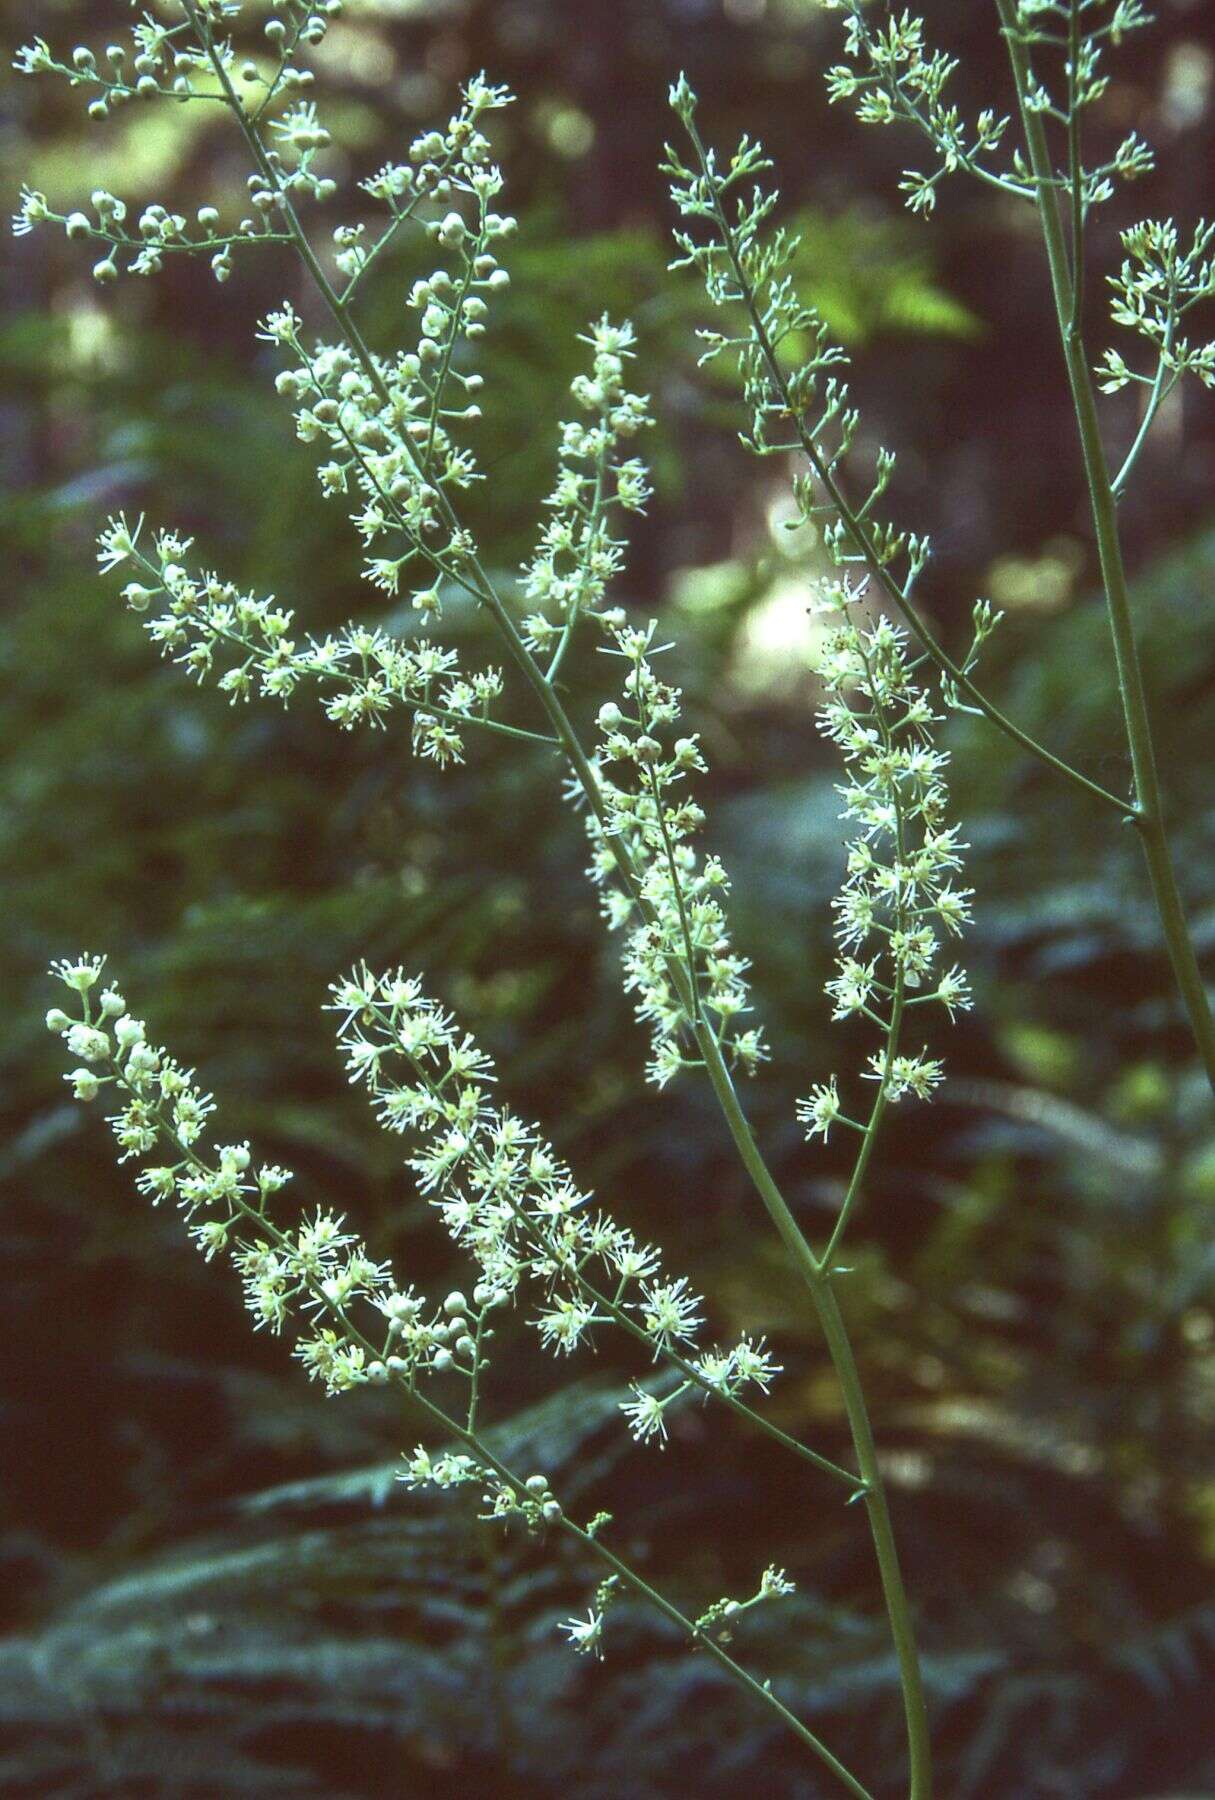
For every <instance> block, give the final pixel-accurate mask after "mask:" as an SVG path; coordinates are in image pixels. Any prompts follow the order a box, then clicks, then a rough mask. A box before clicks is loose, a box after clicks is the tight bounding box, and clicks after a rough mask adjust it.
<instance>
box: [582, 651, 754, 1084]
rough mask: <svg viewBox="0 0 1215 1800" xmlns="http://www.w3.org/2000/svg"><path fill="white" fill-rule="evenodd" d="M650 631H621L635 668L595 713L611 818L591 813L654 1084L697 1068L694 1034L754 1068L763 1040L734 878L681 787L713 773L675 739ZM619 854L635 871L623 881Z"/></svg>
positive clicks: (696, 751)
mask: <svg viewBox="0 0 1215 1800" xmlns="http://www.w3.org/2000/svg"><path fill="white" fill-rule="evenodd" d="M654 630H655V627H654V624H653V622H651V624H650V625H649V626H648V627H647V628H646V629H644V630H637V629H633V628H622V629H619V630H617V631H615V632H614V634H613V636H614V639H615V647H614V649H612V650H610V651H609V654H611V655H614V656H619V657H622V658H623V660H624V662H625V663H626V665H627V674H626V676H625V680H624V686H623V692H622V695H621V700H622V702H623V704H620V703H618V702H616V701H614V700H609V701H607V702H606V703H605V704H604V705H603V706H602V707H601V708H600V709H599V720H598V723H599V732H600V749H599V764H600V769H601V771H606V770H607V769H611V771H612V773H611V775H608V774H607V773H605V772H604V773H601V775H600V789H601V792H602V795H603V804H604V816H603V817H602V818H599V817H598V816H597V815H596V814H595V813H593V812H592V813H590V814H589V815H588V818H587V830H588V832H589V835H590V838H591V843H592V846H593V849H594V855H593V860H592V863H591V866H590V870H589V873H590V876H591V879H592V880H593V881H594V882H595V883H596V884H597V885H598V886H599V887H600V888H602V890H603V899H602V907H603V914H604V917H605V919H606V920H607V923H608V925H609V927H610V928H611V929H612V930H619V929H620V928H622V927H624V926H627V927H628V935H627V939H626V944H625V952H624V967H625V987H626V991H627V992H630V993H635V994H636V995H637V1001H636V1009H637V1016H638V1018H639V1019H640V1020H641V1021H642V1022H643V1023H644V1024H646V1025H647V1026H648V1027H649V1029H650V1033H651V1038H652V1044H653V1050H652V1055H651V1058H650V1062H649V1066H648V1069H647V1074H648V1076H649V1079H650V1080H651V1081H653V1082H654V1083H655V1084H656V1085H657V1086H658V1087H665V1085H666V1084H667V1082H668V1081H670V1080H671V1078H672V1076H674V1075H675V1074H677V1073H678V1071H679V1070H680V1069H681V1068H683V1067H684V1066H685V1065H687V1064H689V1063H695V1062H696V1060H697V1057H696V1047H695V1043H694V1036H695V1032H696V1031H697V1030H698V1029H699V1030H706V1031H710V1032H712V1034H713V1036H714V1037H715V1038H716V1039H717V1041H718V1043H719V1044H720V1045H721V1047H722V1048H723V1049H724V1050H727V1051H728V1052H729V1054H730V1056H731V1058H732V1060H733V1061H734V1062H735V1064H736V1065H738V1066H740V1067H741V1068H743V1069H744V1070H746V1071H747V1072H748V1073H751V1072H753V1071H754V1070H755V1068H756V1066H757V1065H758V1063H759V1062H761V1061H762V1060H763V1059H764V1057H765V1056H766V1054H767V1052H766V1050H765V1048H764V1043H763V1037H762V1034H761V1033H760V1031H759V1030H758V1029H757V1028H755V1027H754V1026H748V1025H746V1024H745V1023H744V1020H745V1016H746V1015H747V1014H748V1013H749V1011H750V997H749V993H748V989H747V984H746V979H745V976H746V971H747V969H748V967H749V966H750V965H749V964H748V962H747V961H746V959H745V958H744V957H741V956H739V955H738V954H737V953H736V952H735V951H734V950H733V948H732V947H731V943H730V937H729V931H728V928H727V925H726V917H725V911H724V905H723V902H724V900H725V898H726V896H727V894H728V893H729V889H730V879H729V876H728V875H727V874H726V871H725V869H724V868H723V866H722V864H721V861H720V859H719V858H718V857H716V856H706V857H705V858H704V859H703V860H702V859H701V858H699V857H698V855H697V853H696V850H695V848H694V846H693V844H692V842H691V840H692V838H693V837H694V836H695V834H696V832H698V831H699V829H700V827H701V826H702V825H703V823H704V813H703V811H702V810H701V808H700V807H699V806H698V805H697V803H696V801H695V800H693V799H691V798H690V797H688V796H687V795H686V794H684V793H681V792H680V790H681V789H682V787H683V784H684V783H685V782H686V780H687V778H688V776H689V775H692V774H697V773H700V772H702V771H703V770H704V768H705V761H704V758H703V756H702V755H701V751H700V746H699V744H698V742H697V740H696V738H694V737H676V738H675V739H674V741H673V742H672V741H670V738H671V728H672V727H673V726H674V725H675V724H676V723H677V721H678V719H679V716H680V705H679V699H680V696H679V690H678V689H677V688H674V687H671V686H670V685H669V684H668V683H666V682H664V681H661V680H660V679H659V678H658V676H657V675H656V674H655V672H654V667H653V662H652V658H653V657H654V656H655V655H656V654H657V653H658V651H657V650H656V648H655V645H654ZM621 858H623V861H624V863H625V865H626V866H627V867H629V868H631V870H632V871H633V881H632V882H631V883H626V882H625V881H624V880H623V879H622V878H621V877H622V870H621Z"/></svg>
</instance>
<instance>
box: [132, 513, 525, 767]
mask: <svg viewBox="0 0 1215 1800" xmlns="http://www.w3.org/2000/svg"><path fill="white" fill-rule="evenodd" d="M139 539H140V530H139V527H138V526H133V527H132V526H128V524H127V522H126V520H125V519H121V518H119V519H113V520H111V521H110V523H109V525H108V526H107V527H106V529H105V531H104V532H102V534H101V537H100V539H99V543H100V554H99V561H100V562H101V565H102V568H103V569H104V570H107V571H108V570H111V569H116V568H124V566H125V567H127V568H130V567H134V568H135V569H137V570H138V574H139V579H135V580H131V581H129V582H128V583H127V585H126V587H125V588H124V589H123V598H124V599H125V601H126V603H127V605H128V606H129V607H130V608H131V609H132V611H134V612H138V613H145V612H148V611H149V609H151V608H158V609H162V610H157V611H156V612H154V614H153V616H152V617H151V618H149V619H148V620H147V621H146V629H147V631H148V633H149V635H150V636H151V638H152V640H153V642H154V643H157V644H159V645H160V647H161V650H162V652H163V653H164V654H165V655H168V656H171V657H172V658H173V659H174V661H175V662H178V663H180V664H181V665H182V666H183V667H184V668H186V669H188V670H189V672H190V673H191V674H192V675H193V676H195V678H196V679H197V680H199V681H203V680H205V679H206V678H207V677H208V676H211V675H213V674H215V672H216V664H217V661H218V662H220V663H221V664H222V663H226V664H227V665H228V666H226V667H224V669H223V673H222V674H220V675H219V677H218V684H217V685H218V686H219V688H220V690H221V692H223V693H225V694H227V695H228V696H229V697H230V699H231V701H232V702H233V704H235V702H236V701H237V700H248V699H249V698H250V697H251V696H252V695H253V694H254V693H257V694H259V695H262V696H264V697H268V698H272V699H277V700H282V701H283V702H284V703H285V702H286V701H287V700H289V699H290V697H291V695H292V694H293V693H294V691H295V689H296V687H297V686H298V685H299V683H300V682H301V681H305V680H311V681H314V682H315V683H316V684H317V686H318V688H319V689H320V691H321V694H322V703H323V705H324V709H325V713H326V716H327V717H328V718H330V719H332V720H333V721H334V723H335V724H337V725H340V726H342V727H343V729H345V730H352V729H353V728H354V727H355V726H356V725H360V724H371V725H380V724H382V723H383V721H384V718H385V715H386V714H387V713H388V712H390V711H391V710H392V708H393V707H395V706H398V705H400V706H404V707H406V708H407V709H409V710H410V711H411V712H412V715H413V747H414V751H415V753H416V754H417V755H419V756H421V757H425V758H428V759H429V760H430V761H432V762H435V763H437V764H438V765H439V766H440V767H445V766H446V765H447V764H449V763H453V762H461V761H462V760H463V757H464V739H463V737H462V735H461V732H462V731H463V730H464V729H465V728H466V727H468V726H469V725H472V726H480V727H486V728H489V729H498V727H496V725H495V722H494V721H493V720H491V718H490V713H489V709H490V706H491V704H492V703H493V702H494V701H495V700H496V699H497V698H498V696H499V695H500V694H501V692H502V676H501V674H500V672H499V671H498V670H497V669H483V670H480V671H479V672H477V673H476V674H474V675H471V676H469V677H467V678H466V677H464V676H463V675H461V674H460V673H459V671H458V669H457V666H456V664H457V658H456V653H455V651H454V650H449V649H442V648H440V647H439V646H437V645H434V644H428V643H426V642H417V643H415V644H413V645H406V644H403V643H402V642H401V641H400V640H399V639H398V638H395V637H393V636H391V635H390V634H389V633H387V632H385V631H382V630H373V629H369V628H367V627H364V626H359V625H348V626H346V627H345V628H344V629H343V630H342V631H341V632H339V633H338V634H337V636H336V637H334V636H330V637H326V638H323V639H317V638H312V637H308V638H303V639H297V638H296V637H294V636H293V635H292V625H293V621H294V616H295V615H294V614H293V613H292V612H291V611H290V609H288V608H286V607H281V606H276V605H275V603H274V599H273V596H271V597H269V598H267V599H262V600H259V599H257V598H255V596H254V595H252V594H246V593H241V592H240V590H239V589H238V588H237V587H236V586H235V585H234V584H233V583H232V582H230V581H222V580H221V579H220V577H219V576H218V575H216V574H214V573H213V572H210V571H206V570H201V571H197V572H192V571H191V569H190V567H189V565H188V561H187V558H188V554H189V551H190V547H191V542H192V540H191V539H189V538H182V537H179V536H178V535H177V534H176V533H175V532H171V531H161V532H158V533H156V534H155V536H154V538H153V540H152V551H151V554H147V553H145V551H144V550H143V549H142V548H141V547H140V542H139Z"/></svg>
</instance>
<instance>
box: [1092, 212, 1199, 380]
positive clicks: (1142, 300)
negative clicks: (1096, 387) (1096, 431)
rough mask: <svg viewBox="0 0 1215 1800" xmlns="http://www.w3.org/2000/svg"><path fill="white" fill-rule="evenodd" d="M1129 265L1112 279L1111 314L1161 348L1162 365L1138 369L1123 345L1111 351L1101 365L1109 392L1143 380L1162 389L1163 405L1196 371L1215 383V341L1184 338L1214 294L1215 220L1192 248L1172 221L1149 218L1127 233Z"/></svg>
mask: <svg viewBox="0 0 1215 1800" xmlns="http://www.w3.org/2000/svg"><path fill="white" fill-rule="evenodd" d="M1122 248H1123V250H1124V251H1125V253H1126V254H1125V257H1124V259H1123V263H1122V267H1121V269H1120V270H1119V271H1118V273H1117V275H1111V276H1110V277H1109V282H1110V286H1111V287H1112V288H1113V290H1114V299H1113V302H1112V305H1111V309H1110V310H1111V313H1112V316H1113V319H1114V323H1115V324H1116V325H1123V326H1125V327H1126V329H1127V330H1128V331H1133V332H1136V333H1137V334H1138V336H1140V337H1141V338H1144V339H1145V340H1146V341H1147V343H1148V344H1149V345H1150V346H1151V347H1152V349H1153V350H1154V351H1155V353H1156V358H1157V366H1156V370H1155V371H1154V372H1153V373H1152V374H1150V375H1140V374H1137V373H1136V372H1135V371H1134V370H1133V369H1130V368H1128V367H1127V365H1126V363H1125V361H1124V360H1123V358H1122V357H1121V356H1120V355H1119V353H1118V352H1117V351H1116V350H1107V351H1106V352H1105V362H1104V365H1103V366H1102V368H1101V369H1100V370H1099V374H1100V376H1101V387H1102V390H1103V392H1105V393H1107V394H1112V393H1115V392H1116V391H1117V390H1118V389H1119V388H1123V387H1126V385H1127V384H1128V382H1132V381H1133V382H1138V383H1140V384H1141V385H1142V386H1144V387H1147V388H1153V387H1157V386H1158V387H1159V389H1160V392H1159V393H1158V394H1157V395H1156V396H1155V404H1156V405H1158V404H1159V402H1160V400H1161V399H1163V398H1164V396H1165V395H1166V394H1167V393H1169V392H1171V390H1172V389H1173V387H1174V386H1175V385H1176V383H1177V382H1178V381H1179V380H1180V379H1181V377H1182V376H1183V375H1185V374H1187V373H1189V374H1192V375H1196V376H1197V377H1198V379H1199V381H1201V382H1202V384H1203V386H1204V387H1208V388H1209V387H1215V342H1210V343H1205V344H1198V343H1192V342H1191V341H1190V340H1189V339H1188V338H1186V337H1185V336H1183V335H1182V333H1181V325H1182V321H1183V320H1184V318H1185V316H1186V314H1187V313H1189V312H1190V311H1191V309H1192V308H1193V307H1195V306H1197V305H1199V304H1200V302H1202V301H1204V300H1210V299H1211V298H1212V297H1213V296H1215V224H1207V223H1205V222H1200V223H1199V225H1198V226H1197V227H1196V229H1195V231H1194V235H1193V238H1192V240H1191V242H1190V245H1189V248H1188V249H1182V247H1181V242H1180V239H1179V236H1178V232H1177V227H1176V225H1175V224H1174V223H1173V221H1172V220H1171V219H1145V220H1144V221H1143V222H1142V223H1141V224H1139V225H1133V226H1132V227H1131V229H1130V230H1129V231H1124V232H1123V233H1122Z"/></svg>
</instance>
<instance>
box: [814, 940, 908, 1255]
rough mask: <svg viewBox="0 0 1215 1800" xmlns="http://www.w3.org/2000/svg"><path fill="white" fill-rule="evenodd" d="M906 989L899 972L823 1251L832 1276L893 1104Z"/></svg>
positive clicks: (901, 972)
mask: <svg viewBox="0 0 1215 1800" xmlns="http://www.w3.org/2000/svg"><path fill="white" fill-rule="evenodd" d="M906 986H907V984H906V981H905V980H904V977H903V971H902V970H901V969H900V970H899V973H898V976H897V978H896V981H895V989H894V1000H893V1003H892V1005H891V1008H890V1025H889V1029H888V1030H887V1033H886V1048H885V1051H884V1053H883V1058H882V1079H881V1081H880V1082H879V1083H878V1091H877V1094H876V1096H875V1098H874V1102H873V1110H872V1111H871V1112H870V1114H869V1121H868V1123H867V1124H866V1125H865V1126H864V1127H863V1130H864V1134H865V1135H864V1137H863V1138H862V1139H861V1147H860V1149H859V1151H858V1152H857V1158H856V1161H855V1163H854V1164H853V1165H852V1177H851V1179H850V1180H849V1183H848V1190H847V1192H846V1193H845V1195H844V1203H843V1205H842V1206H841V1207H840V1210H839V1217H838V1218H837V1219H836V1221H835V1226H834V1229H833V1230H832V1233H831V1236H830V1237H829V1238H828V1239H827V1248H826V1249H825V1250H824V1251H823V1254H822V1258H821V1261H822V1265H823V1269H824V1271H825V1272H826V1273H827V1274H831V1273H832V1271H833V1269H834V1264H835V1255H836V1251H837V1250H838V1249H839V1247H840V1244H841V1243H842V1242H843V1238H844V1233H845V1231H847V1229H848V1223H849V1220H850V1219H851V1218H852V1214H853V1212H854V1210H855V1208H856V1203H857V1201H858V1200H859V1199H860V1196H861V1189H862V1187H863V1186H864V1181H865V1175H866V1172H867V1170H868V1168H869V1159H870V1157H871V1156H872V1155H873V1146H874V1145H875V1143H876V1142H877V1136H878V1132H879V1130H880V1128H881V1124H882V1120H883V1118H884V1117H885V1114H886V1108H887V1106H888V1105H889V1103H890V1075H891V1068H892V1065H893V1063H894V1058H895V1053H896V1052H897V1050H898V1044H899V1034H900V1031H901V1029H902V1024H903V1013H904V1010H905V1008H906Z"/></svg>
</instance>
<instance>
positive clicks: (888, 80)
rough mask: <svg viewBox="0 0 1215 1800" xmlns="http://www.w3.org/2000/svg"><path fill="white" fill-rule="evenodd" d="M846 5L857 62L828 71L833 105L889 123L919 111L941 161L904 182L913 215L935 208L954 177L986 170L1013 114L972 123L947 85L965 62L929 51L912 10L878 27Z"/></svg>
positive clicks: (850, 51) (866, 120)
mask: <svg viewBox="0 0 1215 1800" xmlns="http://www.w3.org/2000/svg"><path fill="white" fill-rule="evenodd" d="M846 10H847V13H848V23H847V28H846V37H845V54H846V55H847V56H848V57H849V58H850V59H851V62H849V63H840V64H838V65H837V66H836V67H835V68H833V69H830V70H829V71H828V73H827V97H828V99H829V100H831V101H833V102H834V101H836V100H854V101H855V102H856V115H857V118H858V119H860V121H861V123H862V124H865V125H888V124H890V123H891V121H892V120H894V119H897V118H901V117H905V116H907V114H908V113H909V112H914V113H915V114H916V115H917V117H918V121H919V122H920V124H921V125H922V127H923V129H924V130H925V131H926V132H927V133H928V135H929V137H930V138H931V139H932V142H933V144H934V145H935V146H936V149H937V152H938V155H939V159H940V160H939V162H938V164H937V166H936V167H935V168H934V169H932V170H930V171H929V172H928V173H926V174H924V173H920V172H919V171H917V170H913V169H909V170H907V171H906V172H905V173H904V176H903V179H902V181H901V182H900V184H899V185H900V188H901V190H902V192H903V193H904V194H906V196H907V204H908V206H909V207H910V208H911V210H912V211H913V212H920V213H927V212H931V211H932V209H933V207H934V206H935V205H936V198H937V188H938V187H939V185H940V183H941V182H942V181H943V180H944V179H945V177H946V175H949V174H952V173H953V172H954V171H955V170H956V169H959V168H965V169H970V170H971V171H979V170H985V169H986V166H987V159H988V158H989V157H990V156H991V154H992V153H993V152H994V151H996V150H997V149H998V148H999V145H1000V142H1001V140H1002V138H1003V136H1004V133H1005V131H1006V130H1007V128H1008V119H1007V118H1006V117H998V116H997V115H996V114H995V113H994V112H992V111H990V110H984V111H983V112H981V113H980V114H979V115H978V117H977V119H976V120H975V121H974V123H973V124H970V123H968V122H967V121H966V120H964V119H963V118H962V115H961V113H960V112H959V111H958V108H957V107H956V106H954V105H952V104H951V103H950V102H949V101H947V100H946V98H945V88H946V85H947V83H948V81H949V78H950V76H951V75H952V74H953V72H954V70H955V69H956V68H957V66H958V65H957V61H956V59H955V58H954V57H951V56H947V55H946V54H945V52H944V51H941V50H928V49H927V48H926V46H925V42H924V21H923V20H922V19H917V18H916V17H914V15H913V14H911V13H910V12H903V13H899V14H889V15H887V17H886V18H885V19H884V20H883V21H882V22H881V24H880V25H876V26H874V25H872V24H871V23H870V21H869V19H868V18H867V17H866V16H865V14H864V13H863V12H862V11H861V9H860V7H859V6H857V5H855V4H853V3H852V0H847V6H846ZM854 64H855V65H859V66H856V67H854V66H853V65H854Z"/></svg>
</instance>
